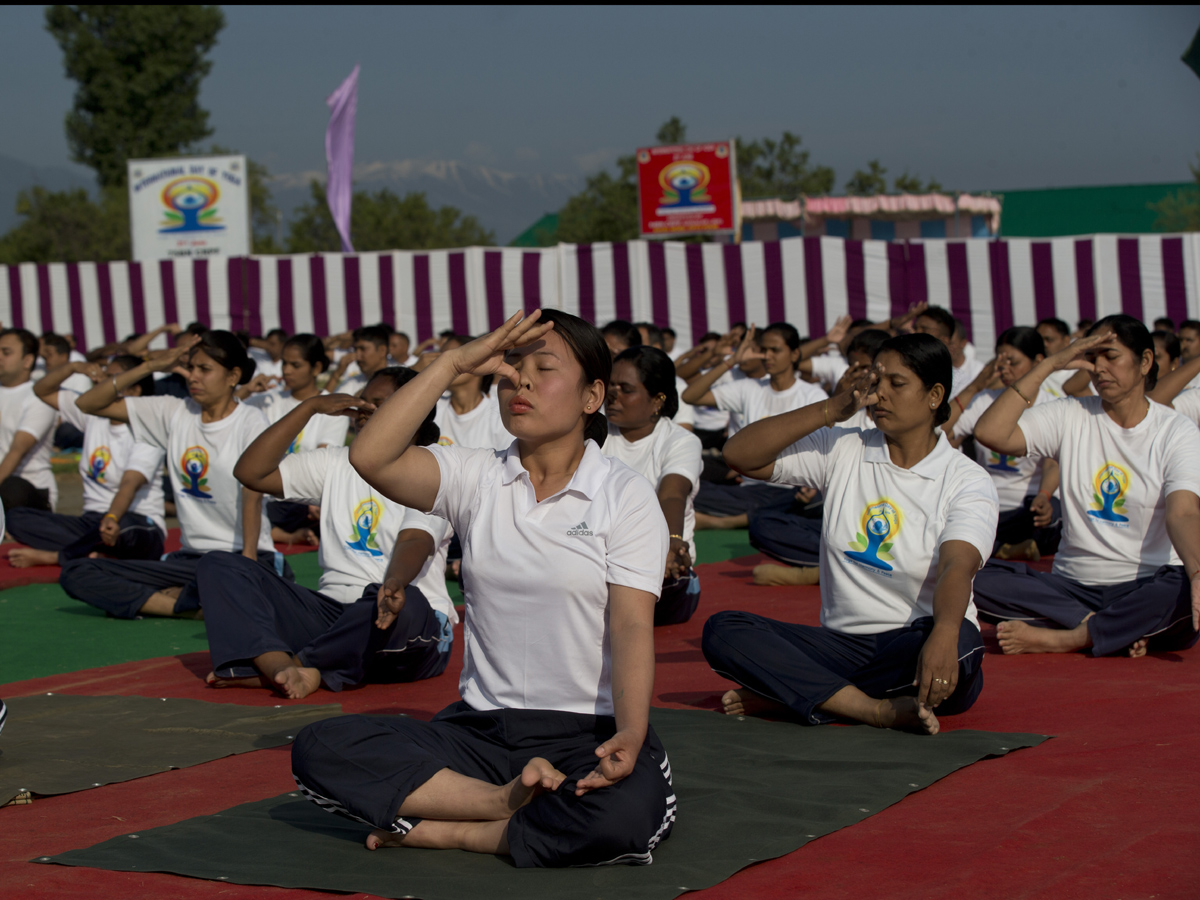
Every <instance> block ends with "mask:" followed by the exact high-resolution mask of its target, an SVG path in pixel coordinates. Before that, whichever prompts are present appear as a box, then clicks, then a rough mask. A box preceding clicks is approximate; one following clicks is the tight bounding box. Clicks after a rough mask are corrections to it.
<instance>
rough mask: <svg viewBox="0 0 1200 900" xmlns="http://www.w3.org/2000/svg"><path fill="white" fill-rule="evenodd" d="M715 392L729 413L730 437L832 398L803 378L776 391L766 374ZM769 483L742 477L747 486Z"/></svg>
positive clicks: (715, 395) (722, 407) (714, 394)
mask: <svg viewBox="0 0 1200 900" xmlns="http://www.w3.org/2000/svg"><path fill="white" fill-rule="evenodd" d="M712 393H713V396H714V397H715V398H716V400H717V407H718V408H719V409H723V410H728V411H729V436H730V437H733V436H734V435H735V434H737V433H738V432H739V431H741V430H742V429H743V428H744V427H745V426H747V425H752V424H753V423H755V422H758V421H761V420H762V419H766V418H769V417H770V416H778V415H781V414H782V413H786V412H791V411H792V410H794V409H800V408H802V407H805V406H808V405H809V404H810V403H816V402H817V401H818V400H825V399H826V398H827V397H828V396H829V395H828V394H826V393H825V392H824V391H823V390H821V388H820V386H818V385H815V384H809V383H808V382H807V381H803V380H801V379H799V378H797V379H796V381H795V383H794V384H793V385H792V386H791V387H790V388H788V389H787V390H786V391H777V390H774V389H773V388H772V387H771V376H770V375H764V376H763V377H762V378H742V379H740V380H737V381H733V382H731V383H729V384H723V385H721V386H720V387H714V388H713V390H712ZM766 483H769V482H762V481H759V480H758V479H756V478H746V477H745V476H743V477H742V484H743V485H748V484H766Z"/></svg>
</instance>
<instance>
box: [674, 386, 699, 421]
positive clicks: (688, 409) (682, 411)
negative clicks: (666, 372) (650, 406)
mask: <svg viewBox="0 0 1200 900" xmlns="http://www.w3.org/2000/svg"><path fill="white" fill-rule="evenodd" d="M687 387H688V383H687V382H686V381H684V380H683V379H682V378H680V377H678V376H676V377H675V393H676V395H677V396H678V399H679V409H678V410H677V411H676V413H675V415H674V416H672V417H671V421H672V422H674V423H675V424H676V425H691V426H692V427H693V428H695V427H696V407H694V406H692V404H690V403H684V402H683V392H684V391H686V390H687Z"/></svg>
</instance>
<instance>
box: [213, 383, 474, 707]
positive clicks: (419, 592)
mask: <svg viewBox="0 0 1200 900" xmlns="http://www.w3.org/2000/svg"><path fill="white" fill-rule="evenodd" d="M415 377H416V373H415V372H413V371H412V369H404V368H401V367H399V366H395V367H392V368H389V369H381V370H380V371H378V372H376V373H375V374H374V375H373V376H372V377H371V380H370V381H369V382H367V385H366V387H364V388H363V390H362V395H361V399H360V398H357V397H351V396H349V395H348V394H332V395H329V394H322V395H319V396H313V397H310V398H308V399H307V400H304V401H302V402H301V403H300V404H298V405H297V406H295V407H294V408H293V409H292V410H291V412H289V413H288V414H287V415H285V416H284V417H283V418H281V419H280V420H279V421H277V422H276V423H275V424H274V425H272V426H271V427H270V428H268V429H267V430H266V431H264V432H263V433H262V434H261V435H259V437H258V439H257V440H255V442H254V443H253V444H251V445H250V446H249V447H247V448H246V452H245V453H243V454H242V458H241V459H240V460H238V464H237V467H236V468H235V469H234V474H235V475H236V476H237V477H238V479H239V480H240V481H241V482H242V484H244V485H245V486H246V487H247V488H249V489H250V490H253V491H258V492H260V493H263V494H270V495H272V496H276V497H284V498H289V499H291V498H295V499H299V500H300V501H301V502H303V503H314V504H319V505H320V507H321V533H322V534H323V535H324V536H325V537H324V539H323V540H322V541H321V545H320V548H319V550H318V551H317V552H318V554H319V561H320V565H321V580H320V582H319V584H318V587H317V590H315V591H312V590H309V589H308V588H306V587H302V586H301V585H298V584H295V583H293V582H288V581H284V580H283V579H282V578H280V577H279V576H277V575H276V574H275V573H273V572H269V571H268V570H266V569H264V568H263V567H262V566H259V565H255V564H254V563H253V562H251V561H250V560H248V559H245V558H243V557H241V556H239V555H237V554H234V553H209V554H208V555H206V556H205V557H204V559H202V560H201V561H200V569H199V571H198V572H197V574H196V583H197V586H198V587H199V590H200V594H201V596H202V597H203V598H204V627H205V629H206V630H207V631H208V646H209V652H210V653H211V655H212V661H213V671H212V672H211V673H210V674H209V676H208V682H209V684H212V685H214V686H217V687H224V686H227V685H230V684H239V683H240V684H250V685H256V686H262V687H269V688H272V689H274V690H277V691H279V692H280V693H282V694H284V695H285V696H287V697H290V698H292V699H293V700H299V699H301V698H303V697H307V696H308V695H309V694H311V693H312V692H313V691H315V690H316V689H317V688H318V687H320V686H321V685H322V684H324V685H325V687H327V688H328V689H330V690H333V691H340V690H341V689H342V688H343V687H345V686H347V685H355V684H361V683H362V682H364V681H371V682H376V683H379V682H388V683H394V682H402V681H418V680H420V679H423V678H432V677H433V676H435V675H440V674H442V672H443V671H444V670H445V668H446V663H447V662H448V661H449V659H450V647H451V642H452V641H453V639H454V625H455V623H456V622H458V616H457V614H456V613H455V612H454V604H453V603H452V602H451V600H450V595H449V593H447V591H446V581H445V578H444V577H443V575H442V573H443V571H444V570H445V568H446V548H447V547H448V546H449V543H450V533H449V532H450V529H449V526H448V525H447V523H446V520H445V519H439V518H436V517H434V516H427V515H424V514H423V513H419V512H417V511H416V510H412V509H406V508H405V507H403V506H401V505H400V504H398V503H394V502H392V501H391V500H389V499H388V498H386V497H384V496H382V495H381V494H380V493H379V492H378V491H376V490H374V489H372V488H371V486H370V485H369V484H367V483H366V482H365V481H363V480H362V478H361V477H359V475H358V473H357V472H355V471H354V469H353V468H352V467H351V465H350V461H349V453H350V449H349V448H348V447H345V446H341V447H326V448H322V449H318V450H310V451H308V452H307V453H289V452H288V447H289V446H291V445H292V444H293V443H294V442H295V440H296V436H297V435H298V434H300V433H301V432H302V431H304V429H305V428H306V427H308V425H309V423H310V422H311V421H312V420H313V418H315V417H317V416H325V417H328V416H333V415H341V416H344V417H348V416H355V417H356V427H357V428H361V427H362V426H363V425H365V424H366V422H367V420H368V419H370V417H371V414H372V412H373V411H374V410H375V409H376V408H377V407H378V406H379V405H380V404H382V403H383V402H384V401H385V400H387V398H388V397H390V396H391V395H392V394H393V393H395V392H396V390H397V388H399V387H401V386H403V385H404V384H407V383H408V382H409V381H411V380H412V379H413V378H415ZM437 438H438V430H437V425H435V424H434V422H433V417H432V415H431V416H429V417H427V418H426V420H425V421H424V422H423V423H421V427H420V429H418V431H417V434H416V437H415V438H414V443H415V444H416V445H417V446H424V445H426V444H432V443H435V442H436V441H437Z"/></svg>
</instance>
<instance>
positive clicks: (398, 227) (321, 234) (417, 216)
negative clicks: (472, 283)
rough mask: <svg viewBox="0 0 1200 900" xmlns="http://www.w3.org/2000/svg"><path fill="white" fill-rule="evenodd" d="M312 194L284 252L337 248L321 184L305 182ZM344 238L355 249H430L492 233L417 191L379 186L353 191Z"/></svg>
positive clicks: (487, 241)
mask: <svg viewBox="0 0 1200 900" xmlns="http://www.w3.org/2000/svg"><path fill="white" fill-rule="evenodd" d="M311 191H312V196H311V198H310V199H309V201H308V203H306V204H304V205H303V206H301V207H300V208H299V209H297V210H296V215H295V217H294V218H293V219H292V221H291V226H290V229H289V234H288V240H287V249H288V252H290V253H319V252H324V251H336V250H340V249H341V246H342V244H341V240H340V239H339V238H338V233H337V228H336V227H334V224H333V216H332V214H331V213H330V212H329V204H328V203H327V202H326V200H325V188H324V187H322V186H321V185H320V184H319V183H317V182H316V181H314V182H312V183H311ZM350 242H351V243H352V244H353V245H354V249H355V250H360V251H368V250H436V249H440V248H444V247H478V246H485V247H486V246H490V245H492V244H493V243H495V236H494V235H493V234H492V232H490V231H488V230H486V229H485V228H483V227H482V226H481V225H480V224H479V220H478V219H476V218H475V217H474V216H464V215H463V214H462V212H461V211H460V210H458V209H455V208H454V207H453V206H443V207H440V208H439V209H434V208H433V207H431V206H430V205H429V201H428V200H426V199H425V194H424V192H422V191H412V192H410V193H407V194H405V195H404V196H403V197H400V196H398V195H397V194H395V193H394V192H392V191H390V190H388V189H387V188H383V189H381V190H378V191H375V192H374V193H368V192H366V191H355V192H354V199H353V200H352V201H351V206H350Z"/></svg>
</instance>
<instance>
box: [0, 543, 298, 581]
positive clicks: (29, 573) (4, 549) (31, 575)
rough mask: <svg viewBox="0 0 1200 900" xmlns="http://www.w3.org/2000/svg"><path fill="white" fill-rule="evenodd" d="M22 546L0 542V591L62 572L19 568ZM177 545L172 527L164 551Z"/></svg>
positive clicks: (294, 547)
mask: <svg viewBox="0 0 1200 900" xmlns="http://www.w3.org/2000/svg"><path fill="white" fill-rule="evenodd" d="M24 546H25V545H24V544H18V543H16V542H15V541H14V542H12V543H8V544H0V591H2V590H4V589H5V588H13V587H22V586H24V585H26V584H53V583H54V582H56V581H58V576H59V573H61V572H62V569H60V568H59V567H58V566H30V567H29V568H27V569H19V568H17V567H16V566H14V565H13V564H12V563H10V562H9V561H8V554H9V551H10V550H14V549H16V548H17V547H24ZM179 546H180V545H179V529H178V528H172V529H170V530H169V531H168V532H167V541H166V544H165V549H166V552H167V553H172V552H174V551H175V550H178V549H179ZM275 549H276V550H278V551H279V552H280V553H282V554H283V555H284V556H294V555H295V554H297V553H311V552H313V551H314V550H316V549H317V548H316V547H310V546H309V545H308V544H276V545H275Z"/></svg>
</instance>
